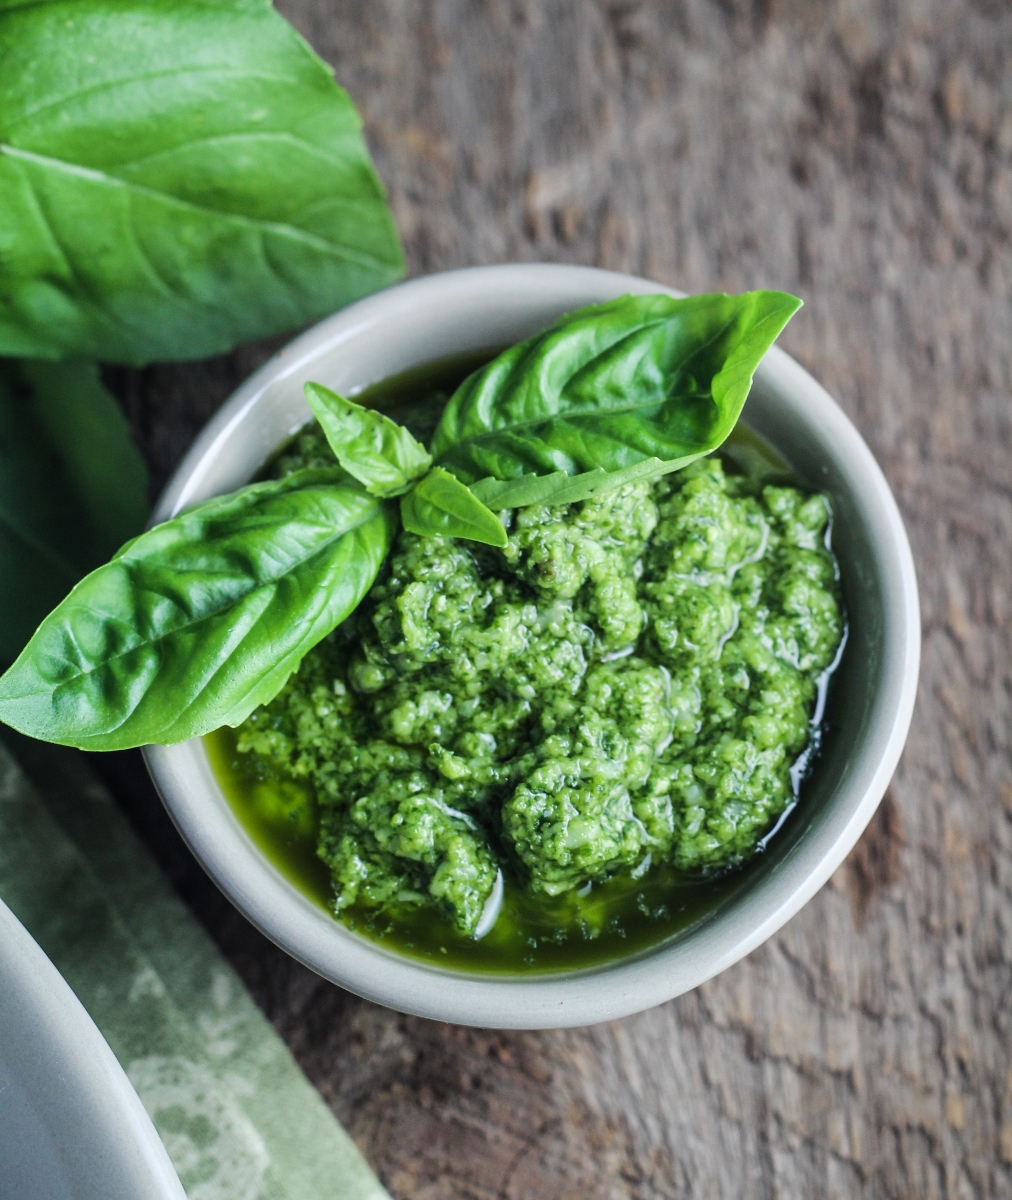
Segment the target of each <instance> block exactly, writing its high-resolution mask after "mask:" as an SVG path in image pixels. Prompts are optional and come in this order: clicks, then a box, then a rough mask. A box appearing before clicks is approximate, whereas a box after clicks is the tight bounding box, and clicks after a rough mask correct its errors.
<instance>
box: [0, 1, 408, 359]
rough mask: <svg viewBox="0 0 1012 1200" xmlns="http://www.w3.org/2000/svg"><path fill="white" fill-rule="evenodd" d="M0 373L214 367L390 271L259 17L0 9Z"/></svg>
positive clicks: (370, 176) (196, 9) (189, 4)
mask: <svg viewBox="0 0 1012 1200" xmlns="http://www.w3.org/2000/svg"><path fill="white" fill-rule="evenodd" d="M0 97H2V101H0V354H7V355H30V356H38V357H46V358H55V357H65V356H68V355H75V354H76V355H81V356H83V357H88V358H98V359H103V360H106V361H110V362H121V363H144V362H148V361H151V360H154V359H190V358H202V357H204V356H206V355H209V354H217V353H220V352H221V351H224V350H227V349H228V348H229V347H231V346H234V345H236V344H237V343H239V342H243V341H246V340H248V339H250V338H256V337H262V336H265V335H268V334H272V333H276V332H279V331H281V330H285V329H289V328H292V327H294V326H296V325H300V324H302V323H304V322H306V321H308V320H310V319H312V318H315V317H319V316H321V315H323V314H324V313H328V312H331V311H332V310H333V309H335V308H337V307H339V306H340V305H342V304H345V303H347V302H348V301H349V300H353V299H355V298H356V297H359V296H362V295H364V294H365V293H367V292H370V291H373V290H374V289H375V288H378V287H380V286H382V285H383V284H385V283H388V282H389V281H391V280H392V279H394V278H396V277H397V276H398V275H400V274H401V271H402V269H403V260H402V256H401V252H400V247H399V244H398V241H397V235H396V232H395V230H394V226H393V222H392V219H391V217H390V214H389V212H388V210H387V207H386V205H385V203H384V198H383V190H382V187H381V185H380V183H379V181H378V180H377V178H376V175H375V173H374V171H373V169H372V166H371V165H370V162H369V157H368V153H367V151H366V148H365V145H364V143H363V141H362V136H361V133H360V129H359V120H358V116H357V114H356V112H355V109H354V107H353V105H352V104H351V101H350V100H349V99H348V97H347V95H346V94H345V93H344V92H343V91H342V90H341V89H340V88H339V87H338V86H337V85H336V84H335V83H334V80H333V78H332V76H331V73H330V70H329V68H328V67H327V66H326V65H325V64H324V63H323V62H322V61H321V60H320V59H318V58H317V57H316V56H315V55H314V54H313V52H312V51H311V50H310V48H309V47H308V46H307V45H306V43H305V42H304V41H302V39H301V38H300V37H299V36H298V35H297V34H296V33H295V31H294V30H293V29H292V28H291V26H289V25H288V24H287V23H286V22H285V21H284V20H283V19H282V18H281V17H280V16H278V15H277V13H275V12H274V10H273V9H272V8H271V5H270V3H269V2H268V0H215V2H214V3H208V2H207V0H172V2H171V3H168V2H165V0H160V2H158V3H155V2H153V0H32V2H31V3H24V2H23V0H0Z"/></svg>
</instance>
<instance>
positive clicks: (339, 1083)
mask: <svg viewBox="0 0 1012 1200" xmlns="http://www.w3.org/2000/svg"><path fill="white" fill-rule="evenodd" d="M281 7H282V8H283V10H284V11H285V12H286V14H287V15H289V16H290V17H291V19H292V20H293V21H294V22H295V23H296V24H297V25H298V26H299V28H300V29H302V31H303V32H304V33H305V34H306V35H307V36H308V37H309V38H310V39H311V41H312V42H313V43H314V45H315V46H316V47H317V48H318V49H319V51H320V52H321V53H322V54H323V55H324V56H325V57H326V58H328V59H329V60H330V61H331V62H332V63H333V64H334V65H335V67H336V68H337V73H338V77H339V78H340V79H341V80H342V82H343V83H344V84H345V85H346V86H347V87H348V89H349V90H350V91H351V93H352V95H353V97H354V99H355V100H356V102H357V103H358V104H359V106H360V108H361V110H362V112H363V115H364V118H365V125H366V132H367V135H368V137H369V140H370V143H371V145H372V147H373V149H374V152H375V156H376V161H377V164H378V166H379V169H380V173H381V174H382V176H383V178H384V180H385V182H386V184H387V186H388V187H389V189H390V194H391V198H392V202H393V205H394V207H395V210H396V213H397V217H398V220H399V222H400V226H401V229H402V231H403V234H404V238H405V241H406V245H407V249H408V254H409V258H410V263H411V269H412V271H413V272H423V271H430V270H436V269H442V268H446V267H450V266H454V265H459V264H466V263H481V262H493V261H503V260H510V259H547V260H565V261H573V262H583V263H593V264H599V265H602V266H607V267H616V268H621V269H625V270H630V271H635V272H638V273H641V274H644V275H649V276H652V277H654V278H656V279H658V280H661V281H663V282H666V283H671V284H675V285H677V286H680V287H683V288H686V289H688V290H708V289H713V288H726V289H729V290H732V289H741V288H747V287H756V286H769V287H778V288H779V287H782V288H787V289H791V290H796V291H798V292H799V294H801V295H802V296H804V297H805V299H806V301H807V307H806V308H805V309H804V310H803V312H802V313H801V314H800V315H799V317H798V318H796V320H795V321H794V323H792V325H791V326H790V328H789V329H788V331H787V334H786V336H785V338H784V344H785V346H786V348H787V349H788V350H789V351H790V352H792V353H793V354H795V355H796V356H797V357H798V358H799V359H800V360H801V361H802V362H803V363H805V365H806V366H808V367H809V369H810V370H812V371H813V373H814V374H815V375H816V376H817V377H818V378H819V379H821V380H822V381H823V382H824V383H825V385H826V386H827V387H828V388H829V389H830V391H831V392H832V393H833V394H834V395H835V396H836V397H837V398H838V399H839V400H840V402H841V403H842V404H843V406H844V408H845V409H846V410H847V411H848V413H849V414H850V415H851V416H852V417H853V419H854V420H855V421H856V423H857V425H858V427H859V428H860V429H861V431H862V432H863V433H864V435H865V437H866V438H867V439H868V441H869V443H870V444H871V446H872V448H873V450H874V452H875V453H876V455H877V456H878V458H879V461H880V462H881V463H882V465H883V467H884V468H885V471H886V474H887V475H888V477H889V479H890V481H891V483H892V485H893V487H894V489H895V491H896V495H897V498H898V500H899V503H900V506H901V508H902V510H903V512H904V514H905V517H906V519H907V521H908V528H909V530H910V534H911V539H912V542H913V546H914V553H915V556H916V559H917V567H918V572H919V577H920V584H921V592H922V601H923V612H924V661H923V669H922V677H921V689H920V696H919V700H918V707H917V712H916V715H915V719H914V725H913V730H912V733H911V736H910V741H909V744H908V747H907V751H906V754H905V756H904V759H903V762H902V764H901V766H900V769H899V772H898V774H897V777H896V779H895V780H894V783H893V786H892V788H891V789H890V792H889V794H888V796H887V798H886V800H885V802H884V804H883V806H882V809H881V810H880V812H879V815H878V816H877V818H876V819H875V821H874V822H873V825H872V826H871V828H870V829H869V831H868V833H867V834H866V836H865V838H864V840H863V841H862V842H861V843H860V845H859V847H858V848H857V850H856V851H855V853H854V854H853V855H852V857H851V859H850V861H849V862H848V864H847V865H846V866H845V867H843V868H842V869H841V870H840V872H839V873H838V875H837V876H836V878H835V879H834V880H833V881H832V883H831V885H830V886H829V887H827V888H826V889H824V890H823V892H822V893H821V894H820V895H819V896H818V897H817V898H816V899H815V900H814V901H813V902H812V903H811V904H810V905H809V906H808V907H807V908H806V909H805V910H804V912H803V913H802V914H801V915H800V916H798V917H797V918H795V920H794V921H792V922H791V923H790V925H789V926H788V927H787V928H786V929H784V930H783V931H782V932H781V933H780V934H779V935H777V936H776V937H775V938H773V939H772V940H771V941H770V942H769V943H767V944H766V945H765V946H764V947H763V948H761V949H760V950H758V951H757V952H756V953H754V954H753V955H751V957H750V958H748V959H747V960H746V961H744V962H742V963H741V964H739V965H738V966H736V967H734V968H733V969H731V970H729V971H728V972H726V973H725V974H724V975H722V976H721V977H720V978H718V979H716V980H714V981H712V982H711V983H709V984H707V985H706V986H704V987H702V988H700V989H699V990H698V991H696V992H695V993H694V994H692V995H689V996H685V997H683V998H681V999H680V1000H677V1001H674V1002H672V1003H670V1004H667V1005H665V1006H663V1007H661V1008H658V1009H655V1010H654V1011H652V1012H648V1013H645V1014H643V1015H641V1016H638V1017H634V1018H630V1019H628V1020H624V1021H620V1022H616V1023H614V1024H611V1025H606V1026H601V1027H598V1028H593V1029H587V1030H579V1031H570V1032H564V1033H537V1034H493V1033H484V1032H477V1031H469V1030H462V1029H453V1028H447V1027H442V1026H437V1025H433V1024H431V1023H427V1022H423V1021H417V1020H412V1019H408V1018H405V1017H401V1016H398V1015H395V1014H393V1013H389V1012H386V1011H383V1010H382V1009H379V1008H376V1007H375V1006H372V1005H370V1004H367V1003H364V1002H362V1001H359V1000H357V999H354V998H353V997H350V996H348V995H346V994H344V993H342V992H340V991H339V990H338V989H336V988H333V987H331V986H330V985H327V984H324V983H322V982H320V981H319V980H318V979H316V978H315V977H313V976H312V975H310V974H309V973H308V972H306V971H305V970H303V969H302V968H300V967H297V966H295V965H294V964H292V963H291V962H290V961H289V960H287V959H286V958H285V957H284V956H283V955H281V954H280V953H279V952H277V951H276V950H274V949H273V948H272V947H269V946H268V945H266V943H264V942H263V941H262V940H261V939H260V938H259V937H258V936H257V935H256V934H255V933H253V931H252V930H251V929H250V928H249V927H248V926H247V925H246V924H245V923H244V922H243V921H242V920H241V918H239V917H237V916H236V915H235V914H234V913H233V912H232V910H231V909H230V908H229V906H228V905H227V904H226V903H225V902H224V901H223V900H221V899H220V898H219V897H218V896H217V894H216V893H215V892H214V890H213V888H212V887H211V886H210V885H209V884H208V883H207V882H206V880H204V879H203V877H202V876H201V874H200V872H199V870H198V869H197V868H196V867H195V866H194V865H193V864H192V862H191V861H190V860H189V858H188V857H187V856H186V854H185V851H183V850H182V849H181V848H180V847H179V845H178V843H176V842H173V841H172V840H171V838H170V836H169V834H168V833H166V831H165V824H164V818H163V817H162V816H161V815H160V814H159V813H158V812H157V810H156V809H155V808H154V802H153V801H152V800H151V799H150V794H149V793H148V794H146V795H147V798H145V797H144V796H141V793H140V788H139V784H137V785H136V786H134V787H133V788H132V790H131V789H130V788H122V789H121V790H122V791H124V792H130V794H131V795H132V796H133V797H134V798H133V799H132V800H130V801H129V803H130V804H131V808H132V811H133V814H134V817H135V819H136V820H137V822H138V824H139V825H140V826H141V827H142V828H143V829H145V830H146V831H147V836H148V837H149V839H150V840H151V842H152V844H153V845H154V847H155V849H156V850H157V851H158V852H159V853H160V854H161V856H162V858H163V861H165V862H166V864H167V865H168V866H169V867H170V869H171V870H172V871H173V874H174V876H175V878H176V879H177V881H178V883H179V885H180V887H181V889H182V890H183V892H184V894H186V895H187V896H188V897H189V899H190V901H191V903H192V904H193V905H194V907H195V908H196V909H197V911H198V912H199V913H200V915H201V916H202V917H203V918H204V920H205V921H206V922H207V923H208V925H209V926H210V927H211V929H212V930H213V932H214V933H215V935H216V936H217V937H218V939H219V940H220V941H221V943H222V945H223V946H224V947H225V948H226V950H227V952H228V953H229V954H230V955H231V957H232V958H233V961H235V962H236V964H237V966H238V967H239V969H240V970H241V971H242V972H243V974H244V976H245V977H246V979H247V980H248V981H249V983H250V986H251V987H252V988H253V990H254V992H255V994H256V995H257V997H258V999H259V1000H260V1002H261V1003H262V1004H263V1005H264V1007H265V1008H266V1010H267V1011H268V1012H269V1014H270V1015H271V1017H272V1019H273V1020H274V1022H275V1024H276V1025H277V1027H278V1028H279V1030H280V1031H281V1032H282V1033H283V1034H284V1036H285V1037H286V1038H287V1040H288V1042H289V1044H290V1045H291V1047H292V1049H293V1050H294V1052H295V1053H296V1055H297V1056H298V1058H299V1061H300V1062H301V1063H302V1064H303V1066H304V1067H305V1069H306V1071H307V1072H308V1073H309V1075H310V1077H311V1078H312V1079H313V1080H314V1081H315V1082H316V1083H317V1085H318V1086H319V1088H320V1089H321V1091H322V1092H323V1094H324V1095H325V1096H326V1098H327V1100H328V1101H329V1102H330V1103H331V1104H332V1106H333V1108H334V1110H335V1111H336V1112H337V1114H338V1115H339V1117H340V1118H341V1120H342V1121H343V1122H344V1123H345V1124H346V1125H347V1127H348V1128H349V1129H350V1130H351V1132H352V1133H353V1135H354V1136H355V1137H356V1139H357V1140H358V1142H359V1144H360V1145H361V1147H362V1148H363V1150H364V1151H365V1153H366V1154H367V1156H368V1157H369V1159H370V1160H371V1162H372V1163H373V1164H374V1165H375V1167H376V1168H377V1170H378V1171H379V1173H380V1175H381V1176H382V1178H383V1180H384V1182H385V1183H386V1185H387V1186H388V1187H389V1188H390V1190H391V1192H392V1193H393V1194H394V1195H395V1196H397V1197H405V1198H407V1197H412V1198H413V1200H435V1198H437V1197H439V1198H447V1200H449V1198H454V1200H456V1198H461V1200H462V1198H464V1197H471V1198H475V1200H492V1198H503V1200H505V1198H513V1197H530V1198H534V1197H545V1198H548V1197H551V1198H552V1200H562V1198H565V1197H580V1198H581V1200H598V1198H600V1200H604V1198H609V1200H610V1198H619V1197H622V1198H626V1197H630V1198H631V1197H635V1198H637V1200H641V1198H642V1200H646V1198H659V1197H693V1198H701V1197H720V1198H735V1200H737V1198H739V1197H764V1198H765V1197H806V1198H807V1197H823V1196H826V1197H858V1196H867V1197H876V1198H877V1197H883V1198H884V1197H917V1198H918V1200H929V1198H933V1197H946V1198H950V1197H978V1196H979V1197H983V1196H989V1197H990V1196H995V1197H998V1196H1012V757H1010V754H1012V653H1010V650H1012V465H1010V463H1012V458H1010V452H1012V304H1010V288H1012V10H1010V9H1009V7H1008V6H1007V4H1006V3H1004V2H1003V0H836V2H827V3H813V2H812V0H755V2H754V3H750V2H749V0H671V2H662V0H657V2H650V0H644V2H642V3H639V2H636V0H614V2H604V0H593V2H592V0H543V2H541V3H536V2H529V3H522V2H519V0H517V2H509V0H425V2H419V3H413V4H406V3H403V2H402V0H355V2H340V3H339V2H336V0H285V2H284V3H282V5H281ZM265 353H266V348H264V347H254V348H251V349H247V350H244V351H241V352H239V353H237V354H235V355H232V356H230V357H229V358H227V359H223V360H219V361H217V362H214V363H211V364H207V365H201V366H191V367H178V368H155V369H151V370H149V371H146V372H143V373H139V374H137V373H122V374H120V375H119V376H118V377H117V384H118V387H119V388H120V391H121V393H122V394H123V395H124V397H125V399H126V402H127V405H128V408H129V409H130V411H131V413H132V415H133V418H134V421H135V424H136V426H137V428H138V430H139V431H140V434H141V436H142V439H143V442H144V445H145V447H146V449H147V452H148V455H149V458H150V460H151V462H152V464H153V467H154V469H155V472H156V474H157V476H158V477H159V478H160V479H163V478H164V477H165V473H166V472H167V470H168V469H169V468H170V467H171V466H172V465H173V463H174V462H175V461H176V460H177V459H178V457H179V455H180V453H181V452H182V450H183V449H184V448H185V446H186V444H187V443H188V441H189V440H190V439H191V437H192V436H193V434H194V433H195V432H196V430H197V428H198V427H199V425H200V424H201V423H202V422H203V420H204V419H205V418H206V417H207V416H208V415H209V414H210V412H211V411H213V409H214V408H215V407H216V406H217V405H218V403H220V401H221V400H222V399H223V398H224V396H225V395H226V394H227V393H228V392H229V391H230V390H231V388H232V387H233V386H234V385H235V384H236V383H237V382H238V381H239V380H240V379H241V378H242V377H243V376H244V375H245V374H246V373H247V372H248V371H249V370H250V369H252V367H253V366H254V365H255V364H256V363H257V362H258V361H260V359H262V358H263V357H264V355H265ZM135 769H136V764H135V763H134V762H133V760H130V759H119V760H112V761H111V762H110V763H109V764H108V766H107V770H108V771H109V772H110V773H111V774H113V775H117V774H118V775H119V777H120V779H121V782H122V780H124V779H126V778H127V777H128V776H130V774H131V773H132V772H133V771H135Z"/></svg>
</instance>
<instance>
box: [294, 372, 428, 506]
mask: <svg viewBox="0 0 1012 1200" xmlns="http://www.w3.org/2000/svg"><path fill="white" fill-rule="evenodd" d="M305 392H306V399H307V400H308V401H309V407H310V408H311V409H312V410H313V415H314V416H315V417H316V419H317V420H318V421H319V422H320V426H321V428H322V429H323V432H324V434H325V436H326V438H327V441H328V442H329V443H330V448H331V450H333V451H334V453H335V454H336V455H337V461H338V462H339V463H340V464H341V466H342V467H344V469H345V470H346V471H347V472H348V474H349V475H354V477H355V478H356V479H357V480H358V481H359V482H360V483H361V484H363V485H364V487H365V490H366V491H367V492H369V493H370V494H371V495H373V496H400V495H402V494H403V493H404V492H406V491H407V490H408V488H410V487H411V485H412V483H414V481H415V480H416V479H418V478H419V477H420V476H422V475H424V474H425V472H426V471H427V470H428V469H429V467H431V466H432V457H431V455H430V454H429V452H428V451H427V450H426V449H425V447H424V446H423V445H422V444H421V442H419V441H416V440H415V438H413V437H412V436H411V434H410V433H409V432H408V431H407V430H406V429H405V428H404V426H403V425H398V424H397V422H396V421H391V420H390V418H389V417H385V416H384V415H383V414H382V413H380V412H377V411H376V410H375V409H373V408H363V407H362V406H361V405H360V404H353V403H352V401H351V400H346V399H345V398H344V397H343V396H339V395H338V394H337V392H332V391H331V390H330V388H327V387H324V386H323V384H320V383H307V384H306V387H305Z"/></svg>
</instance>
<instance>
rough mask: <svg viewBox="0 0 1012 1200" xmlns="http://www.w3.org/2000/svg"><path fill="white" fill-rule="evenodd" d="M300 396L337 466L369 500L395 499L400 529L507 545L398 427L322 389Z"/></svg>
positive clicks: (462, 490) (483, 512)
mask: <svg viewBox="0 0 1012 1200" xmlns="http://www.w3.org/2000/svg"><path fill="white" fill-rule="evenodd" d="M305 390H306V399H307V400H308V401H309V407H310V408H311V409H312V410H313V415H314V416H315V417H316V419H317V420H318V421H319V422H320V428H321V429H322V430H323V432H324V435H325V436H326V439H327V441H328V442H329V444H330V448H331V450H333V451H334V454H335V455H336V456H337V461H338V462H339V463H340V464H341V466H342V467H344V469H345V470H346V471H347V472H348V473H349V474H350V475H354V477H355V478H356V479H357V480H358V481H359V482H360V483H361V484H362V485H363V486H364V487H365V489H366V491H368V492H371V493H372V494H373V495H375V496H400V497H401V520H402V521H403V522H404V528H405V529H407V530H409V531H410V532H411V533H417V534H420V535H421V536H422V537H457V538H468V539H470V540H471V541H474V542H484V543H485V544H486V545H488V546H499V547H503V546H505V545H506V541H507V539H506V530H505V529H504V528H503V526H502V522H501V521H500V520H499V518H498V517H497V516H496V515H495V513H494V512H492V511H491V509H489V508H486V507H485V505H484V504H482V502H481V501H480V500H479V499H478V498H477V497H476V496H475V495H474V494H473V493H472V492H471V491H470V490H469V489H468V488H466V487H465V486H464V484H462V483H461V482H460V481H459V480H458V479H456V478H455V477H454V476H453V475H451V474H450V473H449V472H448V471H443V470H441V469H436V470H431V471H430V470H429V468H430V467H431V466H432V457H431V455H430V454H429V452H428V451H427V450H426V449H425V447H424V446H423V445H422V444H421V442H419V441H418V440H417V439H415V438H414V437H412V435H411V434H410V433H409V432H408V430H407V429H405V428H404V426H403V425H398V424H397V422H396V421H392V420H391V419H390V418H389V417H386V416H384V415H383V414H382V413H379V412H377V411H376V410H375V409H373V408H363V407H362V406H361V405H360V404H355V403H354V401H352V400H348V399H346V398H345V397H344V396H339V395H338V394H337V392H332V391H331V390H330V388H326V387H324V386H323V385H322V384H319V383H307V384H306V389H305Z"/></svg>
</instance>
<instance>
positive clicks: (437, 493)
mask: <svg viewBox="0 0 1012 1200" xmlns="http://www.w3.org/2000/svg"><path fill="white" fill-rule="evenodd" d="M401 521H402V522H403V523H404V528H405V529H407V530H409V531H410V532H411V533H418V534H421V536H422V537H457V538H469V539H470V540H471V541H472V542H484V543H485V545H486V546H499V547H500V548H502V547H503V546H505V545H506V541H507V538H506V530H505V529H504V528H503V525H502V522H501V521H500V520H499V518H498V517H497V516H496V515H495V513H494V512H490V511H489V510H488V509H487V508H486V507H485V505H484V504H482V502H481V501H480V500H478V499H477V498H476V497H475V496H473V495H472V494H471V492H470V491H469V490H468V489H467V488H466V487H465V486H464V485H463V484H462V483H461V482H460V480H459V479H456V478H455V477H454V476H453V475H451V474H450V473H449V471H444V470H442V468H440V467H433V469H432V470H431V471H430V472H429V473H428V475H426V476H425V478H424V479H423V480H421V482H419V483H417V484H416V485H415V486H414V487H413V488H412V489H411V491H410V492H408V494H407V495H406V496H403V497H402V498H401Z"/></svg>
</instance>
